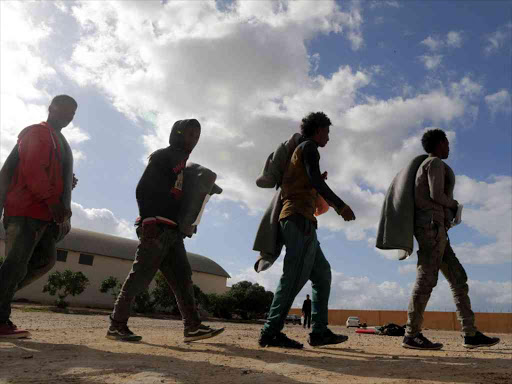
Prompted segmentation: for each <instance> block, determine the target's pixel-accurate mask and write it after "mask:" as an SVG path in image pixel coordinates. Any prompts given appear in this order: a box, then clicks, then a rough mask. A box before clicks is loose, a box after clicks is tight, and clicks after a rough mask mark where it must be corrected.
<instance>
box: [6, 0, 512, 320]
mask: <svg viewBox="0 0 512 384" xmlns="http://www.w3.org/2000/svg"><path fill="white" fill-rule="evenodd" d="M0 10H1V55H0V57H1V63H0V64H1V66H0V69H1V84H0V86H1V106H0V107H1V110H0V112H1V113H0V115H1V135H0V162H3V161H4V160H5V158H6V156H7V155H8V153H9V152H10V150H11V148H12V146H13V145H14V143H15V141H16V137H17V135H18V133H19V132H20V131H21V130H22V129H23V128H24V127H25V126H27V125H30V124H33V123H36V122H39V121H43V120H45V119H46V112H47V106H48V103H49V101H50V100H51V98H52V96H54V95H57V94H61V93H67V94H70V95H72V96H74V97H75V98H76V99H77V101H78V103H79V109H78V112H77V114H76V118H75V120H74V122H73V123H72V124H71V125H70V126H69V127H67V128H66V129H65V130H64V131H63V132H64V134H65V135H66V137H67V138H68V140H69V141H70V143H71V146H72V148H73V153H74V156H75V173H76V174H77V177H78V178H79V184H78V187H77V188H76V189H75V191H74V192H73V225H74V226H75V227H79V228H85V229H90V230H95V231H99V232H107V233H111V234H114V235H119V236H125V237H132V238H133V237H134V236H135V233H134V228H133V224H132V223H133V221H134V219H135V217H136V216H137V215H138V212H137V205H136V202H135V186H136V183H137V182H138V180H139V178H140V175H141V174H142V172H143V170H144V167H145V162H146V159H147V156H148V154H149V153H151V152H152V151H154V150H155V149H157V148H160V147H164V146H166V145H167V142H168V135H169V132H170V128H171V126H172V123H173V122H174V121H175V120H178V119H183V118H191V117H194V118H197V119H198V120H199V121H200V122H201V124H202V126H203V130H202V136H201V140H200V142H199V144H198V146H197V147H196V150H195V151H194V153H193V154H192V156H191V161H194V162H197V163H200V164H202V165H205V166H207V167H209V168H210V169H212V170H213V171H215V172H216V173H217V174H218V175H219V179H218V184H219V185H221V186H222V187H223V188H224V193H223V194H222V195H221V196H220V197H215V198H214V199H213V200H211V202H210V203H209V205H208V208H207V212H206V214H205V216H204V217H203V220H202V222H201V225H200V227H199V233H198V235H197V236H196V237H194V238H193V239H191V240H188V241H187V243H186V246H187V248H188V250H189V251H192V252H196V253H200V254H203V255H205V256H208V257H210V258H212V259H214V260H215V261H217V262H218V263H219V264H220V265H222V266H223V267H224V268H225V269H226V270H227V271H228V272H229V273H230V274H231V276H232V279H231V280H230V284H232V283H234V282H237V281H240V280H244V279H248V280H251V281H254V282H258V283H260V284H263V285H264V286H265V287H266V288H267V289H272V290H273V289H275V287H276V285H277V281H278V279H279V275H280V273H281V268H282V258H281V259H280V260H279V262H278V263H277V264H276V265H275V266H274V267H273V268H271V269H270V270H269V271H267V272H264V273H261V274H256V273H255V272H254V271H253V267H252V266H253V264H254V261H255V259H256V256H257V254H256V253H255V252H253V251H252V244H253V240H254V235H255V232H256V229H257V226H258V223H259V220H260V217H261V215H262V212H263V210H264V209H265V207H266V206H267V204H268V202H269V201H270V199H271V197H272V191H271V190H263V189H259V188H257V187H256V185H255V178H256V177H257V175H258V174H259V171H260V169H261V167H262V166H263V163H264V160H265V159H266V157H267V156H268V154H269V153H270V152H272V151H273V150H274V148H275V147H276V146H277V145H278V144H279V143H280V142H282V141H284V140H286V139H287V138H288V137H289V136H290V135H291V134H292V133H294V132H296V131H297V130H298V127H299V124H300V120H301V118H302V117H303V116H304V115H306V114H307V113H309V112H311V111H324V112H325V113H327V114H328V116H329V117H330V118H331V120H332V122H333V127H332V128H331V140H330V142H329V144H328V145H327V147H326V148H324V149H323V150H322V151H321V156H322V159H321V168H322V171H324V170H325V171H328V172H329V180H328V183H329V184H330V186H331V187H332V188H333V189H334V190H335V191H336V192H337V193H338V194H339V196H340V197H341V198H342V199H343V200H344V201H345V202H347V203H348V204H349V205H350V206H351V207H352V208H353V210H354V212H355V214H356V216H357V220H356V221H355V222H350V223H345V222H344V221H343V220H342V219H341V218H340V217H339V216H337V215H336V214H335V213H334V212H329V213H327V214H326V215H324V216H322V217H320V220H319V222H320V229H319V239H320V242H321V244H322V247H323V250H324V253H325V254H326V256H327V258H328V260H329V261H330V263H331V266H332V269H333V287H332V294H331V304H330V305H331V308H373V309H376V308H382V309H391V308H393V309H404V308H406V305H407V301H408V296H409V294H410V291H411V286H412V283H413V281H414V278H415V263H416V256H413V257H411V258H410V259H409V260H407V261H405V262H398V261H396V260H394V259H393V255H390V254H384V253H381V252H378V251H377V250H376V249H375V247H374V244H375V234H376V227H377V223H378V219H379V213H380V208H381V205H382V201H383V197H384V194H385V192H386V190H387V188H388V186H389V183H390V182H391V180H392V178H393V176H394V175H395V174H396V173H397V172H398V171H399V170H400V169H401V168H402V167H403V166H404V165H405V164H407V162H408V161H409V160H410V159H411V158H412V157H414V156H415V155H417V154H420V153H422V148H421V144H420V138H421V135H422V133H423V132H424V131H425V130H426V129H429V128H433V127H436V128H442V129H444V130H446V131H447V132H448V134H449V137H450V140H451V146H452V151H451V152H450V158H449V159H448V161H447V162H448V164H449V165H450V166H451V167H452V168H453V169H454V170H455V173H456V175H457V185H456V190H455V198H456V199H457V200H458V201H459V202H460V203H462V204H464V206H465V208H464V215H463V224H461V225H460V226H458V227H456V228H454V229H452V230H451V231H450V233H449V234H450V238H451V242H452V244H453V247H454V249H455V251H456V253H457V255H458V257H459V258H460V260H461V261H462V263H463V264H464V266H465V267H466V270H467V272H468V275H469V278H470V295H471V298H472V302H473V306H474V308H475V310H477V311H507V312H510V311H512V282H511V281H512V264H511V261H512V240H511V239H512V155H511V147H512V133H511V132H512V128H511V125H512V123H511V112H512V105H511V92H512V87H511V80H512V78H511V65H510V64H511V56H512V49H511V46H512V17H511V15H512V5H511V3H510V2H504V1H463V0H459V1H451V2H439V1H413V0H411V1H369V0H368V1H343V2H341V1H339V2H336V1H315V2H313V1H311V2H308V1H286V0H281V1H272V2H266V1H231V0H222V1H221V0H217V1H214V0H209V1H189V2H180V1H120V2H105V1H102V2H100V1H77V2H73V1H66V2H64V1H41V2H35V3H32V2H29V1H2V2H0ZM310 289H311V287H310V285H309V284H308V285H306V287H305V289H304V290H303V291H302V292H301V293H300V294H299V296H298V297H297V300H296V303H299V302H300V303H301V302H302V300H303V299H304V297H305V295H306V293H308V292H310ZM428 309H431V310H434V309H439V310H453V309H454V305H453V301H452V298H451V294H450V290H449V287H448V285H447V283H446V281H445V280H444V278H441V279H440V282H439V285H438V287H437V288H436V290H435V293H434V295H433V297H432V299H431V302H430V304H429V307H428Z"/></svg>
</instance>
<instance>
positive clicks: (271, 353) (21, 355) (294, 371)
mask: <svg viewBox="0 0 512 384" xmlns="http://www.w3.org/2000/svg"><path fill="white" fill-rule="evenodd" d="M12 320H13V321H14V322H15V323H16V324H17V325H18V326H19V327H23V328H27V329H29V330H31V332H32V338H31V339H26V340H11V341H5V340H3V341H0V383H137V384H139V383H144V384H153V383H201V384H202V383H206V384H220V383H222V384H230V383H233V384H234V383H237V384H238V383H242V384H249V383H251V384H252V383H265V384H274V383H283V384H296V383H329V384H335V383H422V384H423V383H511V382H512V335H503V334H502V335H498V336H499V337H501V339H502V343H501V344H498V345H496V346H494V347H492V348H488V349H479V350H465V349H464V348H463V347H462V345H461V337H460V335H459V334H458V333H457V332H445V331H429V330H427V331H425V332H424V333H425V335H426V336H427V337H431V338H432V339H434V340H435V341H439V342H442V343H444V345H445V347H444V349H443V350H442V351H435V352H419V351H413V350H406V349H403V348H401V347H400V343H401V338H400V337H386V336H376V335H358V334H356V333H354V330H353V329H349V330H348V329H346V328H345V327H332V329H333V330H334V331H335V332H338V333H344V334H348V335H349V337H350V338H349V340H348V341H347V342H346V343H343V344H340V345H338V346H331V347H322V348H312V347H310V346H309V345H308V344H307V343H306V338H307V331H306V330H304V329H303V328H302V327H300V326H298V325H287V326H286V328H285V332H286V333H287V334H288V335H289V336H290V337H293V338H295V339H296V340H300V341H301V342H303V343H304V344H305V348H304V350H302V351H291V350H284V349H279V348H260V347H259V346H258V345H257V338H258V334H259V330H260V327H261V326H260V325H257V324H235V323H209V324H211V325H213V326H216V327H220V326H225V327H226V331H225V332H224V333H223V334H222V335H220V336H218V337H216V338H214V339H210V340H207V341H200V342H195V343H190V344H185V343H184V342H183V326H182V324H181V322H180V321H177V320H161V319H149V318H143V317H134V318H132V319H130V323H129V325H130V327H131V328H132V329H133V330H134V331H135V332H136V333H138V334H140V335H142V336H143V340H142V342H139V343H123V342H116V341H112V340H108V339H106V338H105V332H106V329H107V324H108V323H107V317H106V316H105V315H99V314H92V315H77V314H61V313H53V312H31V311H28V312H27V311H26V309H25V310H22V308H20V307H18V308H15V309H14V311H13V316H12Z"/></svg>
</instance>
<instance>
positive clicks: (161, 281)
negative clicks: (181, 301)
mask: <svg viewBox="0 0 512 384" xmlns="http://www.w3.org/2000/svg"><path fill="white" fill-rule="evenodd" d="M151 294H152V295H153V300H154V301H155V305H156V306H157V307H158V309H160V310H163V311H165V312H170V313H172V314H173V315H178V314H179V313H180V311H179V309H178V304H177V303H176V298H175V297H174V295H173V294H172V293H171V292H170V288H169V285H168V284H167V280H165V277H164V275H163V274H162V272H160V271H158V272H157V274H156V276H155V288H154V289H153V291H152V292H151Z"/></svg>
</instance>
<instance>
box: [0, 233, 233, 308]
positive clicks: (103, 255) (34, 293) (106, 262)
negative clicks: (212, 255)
mask: <svg viewBox="0 0 512 384" xmlns="http://www.w3.org/2000/svg"><path fill="white" fill-rule="evenodd" d="M138 244H139V242H138V241H137V240H131V239H126V238H122V237H117V236H111V235H105V234H103V233H98V232H92V231H86V230H83V229H76V228H73V229H72V230H71V232H70V233H69V234H68V235H67V236H66V238H65V239H64V240H62V241H61V242H59V243H57V262H56V263H55V267H54V268H53V269H52V270H51V271H50V272H49V273H51V272H53V271H64V270H66V269H70V270H72V271H73V272H79V271H80V272H82V273H83V274H84V275H85V276H87V278H88V279H89V285H88V286H87V288H86V289H85V291H84V292H83V293H82V294H81V295H79V296H76V297H73V296H68V297H67V298H66V301H67V302H68V303H70V304H71V305H74V306H88V307H95V308H112V306H113V304H114V299H113V297H112V296H111V295H110V294H109V293H108V294H107V293H101V292H100V286H101V282H102V281H103V280H105V279H106V278H108V277H109V276H114V277H117V279H118V280H119V281H120V282H123V281H124V280H125V278H126V276H127V275H128V272H130V269H131V266H132V263H133V260H134V257H135V251H136V249H137V246H138ZM187 254H188V260H189V262H190V265H191V267H192V280H193V282H194V284H196V285H197V286H198V287H199V288H201V290H202V291H203V292H205V293H219V294H221V293H224V292H225V291H226V290H227V287H226V283H227V279H229V278H230V277H231V276H229V274H228V273H227V272H226V271H225V270H224V268H222V267H221V266H220V265H219V264H217V263H216V262H215V261H213V260H211V259H209V258H207V257H205V256H201V255H197V254H195V253H190V252H188V253H187ZM0 257H3V258H5V231H4V228H3V225H1V224H0ZM47 276H48V275H46V276H43V277H42V278H40V279H39V280H37V281H35V282H34V283H32V284H31V285H29V286H27V287H25V288H23V289H22V290H20V291H18V292H17V293H16V295H15V299H27V300H30V301H34V302H40V303H54V302H55V299H56V297H55V296H50V295H49V294H48V293H43V286H44V285H45V284H46V282H47V281H48V277H47Z"/></svg>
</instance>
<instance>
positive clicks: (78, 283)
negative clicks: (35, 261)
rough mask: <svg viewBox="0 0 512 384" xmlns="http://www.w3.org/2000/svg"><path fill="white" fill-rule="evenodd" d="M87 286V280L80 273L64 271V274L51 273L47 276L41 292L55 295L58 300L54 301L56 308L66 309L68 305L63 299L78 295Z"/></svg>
mask: <svg viewBox="0 0 512 384" xmlns="http://www.w3.org/2000/svg"><path fill="white" fill-rule="evenodd" d="M88 285H89V279H88V278H87V277H86V276H85V275H84V274H83V273H82V272H72V271H70V270H69V269H66V270H65V271H64V272H59V271H55V272H52V273H51V274H50V275H49V276H48V282H47V283H46V284H45V286H44V288H43V292H48V293H49V294H50V295H51V296H55V295H57V297H58V299H57V300H56V301H55V304H56V305H57V307H59V308H66V307H67V306H68V305H69V304H68V303H67V302H66V301H64V299H65V298H66V297H67V296H68V295H71V296H77V295H80V294H81V293H82V292H83V291H84V290H85V288H86V287H87V286H88Z"/></svg>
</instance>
